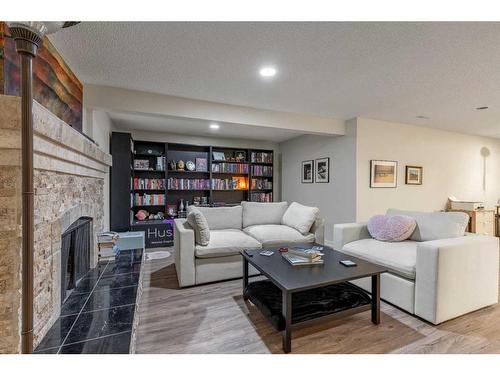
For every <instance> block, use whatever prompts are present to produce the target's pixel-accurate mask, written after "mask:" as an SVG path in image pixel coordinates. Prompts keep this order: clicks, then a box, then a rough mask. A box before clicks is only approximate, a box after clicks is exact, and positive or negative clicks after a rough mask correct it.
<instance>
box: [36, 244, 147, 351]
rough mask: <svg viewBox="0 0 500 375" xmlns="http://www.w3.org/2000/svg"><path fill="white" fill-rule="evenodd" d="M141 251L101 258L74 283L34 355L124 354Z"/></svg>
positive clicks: (134, 298) (131, 320) (127, 340)
mask: <svg viewBox="0 0 500 375" xmlns="http://www.w3.org/2000/svg"><path fill="white" fill-rule="evenodd" d="M142 256H143V251H142V250H127V251H122V252H121V253H120V255H119V256H118V257H117V259H115V260H112V261H108V260H107V261H101V262H99V264H98V265H97V267H96V268H93V269H91V270H90V271H89V272H88V273H87V274H86V275H85V276H84V277H83V278H82V280H81V281H80V282H79V283H78V285H77V287H76V288H75V290H74V291H73V293H71V295H70V296H69V297H68V299H67V300H66V301H65V302H64V304H63V305H62V307H61V317H60V318H59V319H57V321H56V322H55V323H54V325H53V326H52V327H51V328H50V330H49V331H48V333H47V334H46V335H45V337H44V338H43V339H42V341H41V343H40V345H38V347H37V348H36V350H35V353H37V354H56V353H59V354H63V353H64V354H78V353H86V354H99V353H109V354H122V353H128V352H129V347H130V340H131V336H132V325H133V321H134V312H135V307H136V302H137V301H136V300H137V291H138V283H139V276H140V270H141V262H142Z"/></svg>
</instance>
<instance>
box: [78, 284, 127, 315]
mask: <svg viewBox="0 0 500 375" xmlns="http://www.w3.org/2000/svg"><path fill="white" fill-rule="evenodd" d="M136 295H137V287H135V286H127V287H124V288H118V289H109V290H105V289H101V290H96V291H94V293H92V296H91V297H90V298H89V300H88V301H87V303H86V304H85V307H84V308H83V311H82V312H89V311H94V310H102V309H109V308H111V307H118V306H126V305H133V304H135V299H136Z"/></svg>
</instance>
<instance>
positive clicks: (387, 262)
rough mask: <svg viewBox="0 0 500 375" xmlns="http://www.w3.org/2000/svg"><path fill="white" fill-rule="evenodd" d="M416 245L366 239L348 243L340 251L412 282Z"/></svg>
mask: <svg viewBox="0 0 500 375" xmlns="http://www.w3.org/2000/svg"><path fill="white" fill-rule="evenodd" d="M417 245H418V242H415V241H403V242H382V241H377V240H375V239H373V238H368V239H364V240H359V241H354V242H349V243H348V244H346V245H344V247H343V248H342V250H341V251H342V252H343V253H345V254H348V255H352V256H354V257H358V258H361V259H364V260H367V261H369V262H373V263H375V264H378V265H380V266H384V267H387V269H388V270H389V272H391V273H393V274H396V275H399V276H402V277H405V278H407V279H411V280H414V279H415V267H416V264H417Z"/></svg>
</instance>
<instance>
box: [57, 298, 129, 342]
mask: <svg viewBox="0 0 500 375" xmlns="http://www.w3.org/2000/svg"><path fill="white" fill-rule="evenodd" d="M134 309H135V306H133V305H132V306H124V307H114V308H111V309H105V310H98V311H93V312H89V313H81V314H80V316H79V317H78V319H77V320H76V322H75V325H74V326H73V328H72V329H71V332H70V333H69V335H68V338H67V339H66V341H65V342H64V344H71V343H74V342H78V341H84V340H90V339H95V338H98V337H101V336H108V335H112V334H115V333H120V332H125V331H131V330H132V323H133V320H134Z"/></svg>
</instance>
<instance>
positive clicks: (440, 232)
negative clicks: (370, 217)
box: [387, 208, 469, 241]
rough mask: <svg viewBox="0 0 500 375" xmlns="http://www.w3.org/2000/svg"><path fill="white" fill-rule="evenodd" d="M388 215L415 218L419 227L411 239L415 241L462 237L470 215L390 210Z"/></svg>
mask: <svg viewBox="0 0 500 375" xmlns="http://www.w3.org/2000/svg"><path fill="white" fill-rule="evenodd" d="M387 215H406V216H410V217H412V218H414V219H415V220H416V222H417V227H416V228H415V231H414V232H413V234H412V235H411V237H410V239H411V240H413V241H433V240H442V239H445V238H454V237H462V236H463V235H464V234H465V229H466V228H467V224H468V223H469V215H467V214H466V213H464V212H417V211H401V210H396V209H393V208H390V209H388V210H387Z"/></svg>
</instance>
